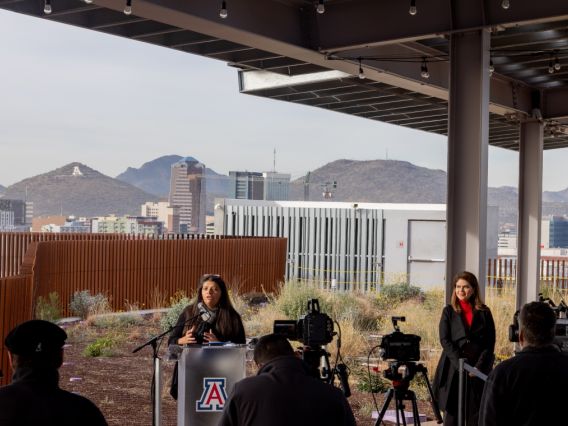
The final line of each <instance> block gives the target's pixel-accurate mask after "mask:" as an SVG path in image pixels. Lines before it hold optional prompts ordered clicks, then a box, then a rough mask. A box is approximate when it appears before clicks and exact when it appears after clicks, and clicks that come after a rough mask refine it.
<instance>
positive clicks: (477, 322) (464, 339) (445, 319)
mask: <svg viewBox="0 0 568 426" xmlns="http://www.w3.org/2000/svg"><path fill="white" fill-rule="evenodd" d="M440 343H441V345H442V348H443V351H442V355H441V357H440V361H439V363H438V367H437V368H436V374H435V376H434V383H433V388H434V395H435V396H436V398H437V400H438V404H439V405H440V409H441V410H444V411H449V412H452V413H457V395H456V390H457V382H458V379H459V377H458V362H459V359H460V358H467V363H468V364H470V365H472V366H474V367H476V368H477V369H478V370H480V371H482V372H484V373H486V374H487V373H488V372H489V371H491V368H492V366H493V361H494V359H495V357H494V349H495V323H494V322H493V316H492V315H491V311H490V310H489V309H488V308H486V309H483V310H478V309H475V310H474V311H473V320H472V323H471V327H470V328H469V329H468V327H467V326H466V324H465V323H464V320H463V319H462V317H461V315H460V314H459V313H457V312H456V311H454V309H453V308H452V306H451V305H447V306H446V307H445V308H444V310H443V312H442V318H441V319H440ZM476 380H479V379H476ZM479 397H481V394H480V395H479ZM476 411H477V410H476Z"/></svg>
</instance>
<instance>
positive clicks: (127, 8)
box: [123, 0, 132, 15]
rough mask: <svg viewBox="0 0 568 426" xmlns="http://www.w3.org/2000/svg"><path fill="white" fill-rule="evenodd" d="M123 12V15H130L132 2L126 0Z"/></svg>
mask: <svg viewBox="0 0 568 426" xmlns="http://www.w3.org/2000/svg"><path fill="white" fill-rule="evenodd" d="M123 12H124V14H125V15H131V14H132V0H126V5H125V6H124V10H123Z"/></svg>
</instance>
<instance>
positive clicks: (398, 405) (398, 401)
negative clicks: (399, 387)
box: [394, 393, 406, 426]
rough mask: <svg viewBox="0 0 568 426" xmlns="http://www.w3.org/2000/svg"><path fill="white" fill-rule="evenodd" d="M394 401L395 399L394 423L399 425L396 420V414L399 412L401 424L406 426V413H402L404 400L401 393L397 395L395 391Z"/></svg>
mask: <svg viewBox="0 0 568 426" xmlns="http://www.w3.org/2000/svg"><path fill="white" fill-rule="evenodd" d="M394 397H395V401H396V425H397V426H399V425H400V423H399V421H398V414H399V413H400V417H401V418H402V425H403V426H406V415H405V414H404V400H403V398H402V396H401V395H397V394H396V393H395V396H394Z"/></svg>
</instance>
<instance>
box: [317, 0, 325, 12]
mask: <svg viewBox="0 0 568 426" xmlns="http://www.w3.org/2000/svg"><path fill="white" fill-rule="evenodd" d="M316 11H317V12H318V13H319V14H320V15H321V14H322V13H324V12H325V5H324V4H323V0H319V1H318V7H316Z"/></svg>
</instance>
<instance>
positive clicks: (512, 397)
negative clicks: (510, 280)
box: [479, 302, 568, 426]
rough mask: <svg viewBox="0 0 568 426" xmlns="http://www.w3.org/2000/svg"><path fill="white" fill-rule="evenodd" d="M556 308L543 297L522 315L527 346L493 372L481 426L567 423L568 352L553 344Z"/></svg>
mask: <svg viewBox="0 0 568 426" xmlns="http://www.w3.org/2000/svg"><path fill="white" fill-rule="evenodd" d="M555 326H556V314H555V313H554V311H553V310H552V308H551V307H550V306H549V305H548V304H546V303H542V302H532V303H527V304H526V305H524V306H523V308H522V309H521V312H520V315H519V329H520V330H519V342H520V345H521V348H522V350H521V351H520V352H518V353H517V354H516V355H515V356H514V357H513V358H511V359H508V360H506V361H503V362H502V363H500V364H499V365H498V366H497V367H495V370H493V372H492V373H491V374H490V375H489V378H488V379H487V382H486V384H485V388H484V391H483V397H482V401H481V411H480V414H479V425H480V426H492V425H506V424H510V425H517V426H519V425H524V426H537V425H548V424H550V425H553V424H565V422H566V418H565V415H564V413H563V407H564V404H565V399H566V391H565V389H566V384H567V383H568V356H567V355H566V354H565V353H562V352H561V351H560V349H559V348H558V347H557V346H556V345H554V344H553V341H554V337H555Z"/></svg>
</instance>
